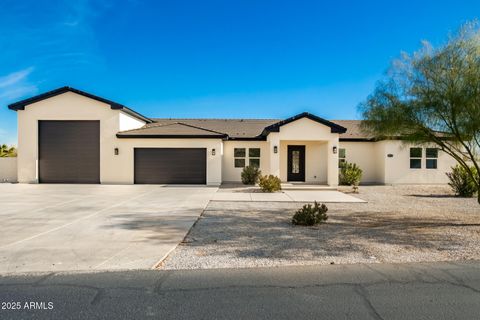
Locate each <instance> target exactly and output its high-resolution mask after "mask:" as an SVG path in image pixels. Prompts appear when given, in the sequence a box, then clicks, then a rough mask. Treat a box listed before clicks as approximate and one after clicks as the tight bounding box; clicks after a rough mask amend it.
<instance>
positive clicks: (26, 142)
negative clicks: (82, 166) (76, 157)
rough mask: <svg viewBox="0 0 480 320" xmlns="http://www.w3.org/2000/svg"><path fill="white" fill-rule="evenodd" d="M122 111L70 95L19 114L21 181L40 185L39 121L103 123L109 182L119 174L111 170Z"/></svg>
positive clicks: (103, 172) (103, 168)
mask: <svg viewBox="0 0 480 320" xmlns="http://www.w3.org/2000/svg"><path fill="white" fill-rule="evenodd" d="M119 113H120V111H119V110H112V109H111V108H110V105H108V104H105V103H103V102H99V101H97V100H93V99H89V98H87V97H84V96H81V95H78V94H76V93H73V92H66V93H63V94H61V95H58V96H55V97H52V98H49V99H46V100H42V101H39V102H36V103H33V104H31V105H28V106H26V107H25V110H20V111H17V117H18V181H19V182H24V183H36V182H38V174H37V161H38V121H39V120H100V181H101V182H105V181H109V180H110V177H112V176H114V175H115V174H117V172H115V171H114V170H113V168H112V167H111V165H110V164H111V163H112V161H113V157H114V155H113V146H114V144H115V140H116V136H115V134H116V133H117V132H118V131H119V123H120V121H119Z"/></svg>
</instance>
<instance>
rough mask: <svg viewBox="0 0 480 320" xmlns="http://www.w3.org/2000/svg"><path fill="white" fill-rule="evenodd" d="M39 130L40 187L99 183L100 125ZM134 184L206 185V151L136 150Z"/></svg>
mask: <svg viewBox="0 0 480 320" xmlns="http://www.w3.org/2000/svg"><path fill="white" fill-rule="evenodd" d="M38 126H39V130H38V140H39V145H38V147H39V163H38V169H39V172H38V173H39V181H40V182H41V183H100V121H39V124H38ZM112 152H113V150H112ZM134 181H135V183H139V184H206V182H207V153H206V149H205V148H135V149H134Z"/></svg>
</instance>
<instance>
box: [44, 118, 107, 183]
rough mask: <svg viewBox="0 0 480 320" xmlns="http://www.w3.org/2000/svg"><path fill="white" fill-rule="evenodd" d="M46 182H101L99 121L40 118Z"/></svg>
mask: <svg viewBox="0 0 480 320" xmlns="http://www.w3.org/2000/svg"><path fill="white" fill-rule="evenodd" d="M38 152H39V158H38V174H39V181H40V182H43V183H100V121H39V123H38Z"/></svg>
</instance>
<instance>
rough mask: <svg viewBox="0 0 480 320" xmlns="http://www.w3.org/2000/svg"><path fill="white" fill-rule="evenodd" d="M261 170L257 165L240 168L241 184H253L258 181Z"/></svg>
mask: <svg viewBox="0 0 480 320" xmlns="http://www.w3.org/2000/svg"><path fill="white" fill-rule="evenodd" d="M261 174H262V172H261V171H260V170H259V169H258V167H257V166H246V167H245V168H243V170H242V183H243V184H255V183H257V182H258V177H260V175H261Z"/></svg>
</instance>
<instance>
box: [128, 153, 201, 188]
mask: <svg viewBox="0 0 480 320" xmlns="http://www.w3.org/2000/svg"><path fill="white" fill-rule="evenodd" d="M134 153H135V154H134V157H135V159H134V161H135V164H134V167H135V168H134V169H135V173H134V176H135V183H139V184H206V183H207V150H206V149H204V148H135V151H134Z"/></svg>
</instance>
